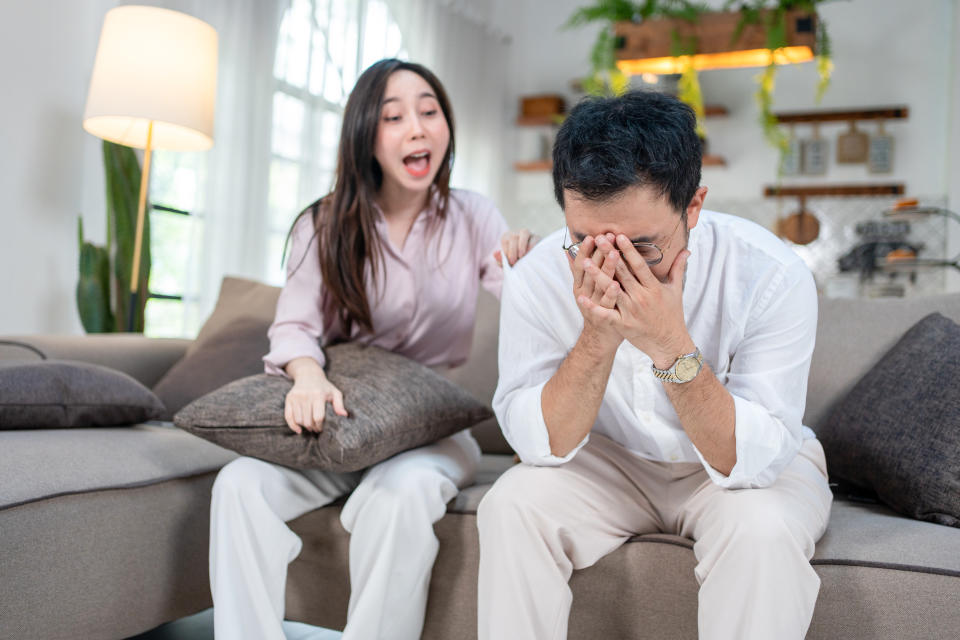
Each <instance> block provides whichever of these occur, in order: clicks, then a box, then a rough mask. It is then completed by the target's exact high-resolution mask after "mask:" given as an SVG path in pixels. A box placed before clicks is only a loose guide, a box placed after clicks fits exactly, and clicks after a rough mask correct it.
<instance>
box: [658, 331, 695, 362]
mask: <svg viewBox="0 0 960 640" xmlns="http://www.w3.org/2000/svg"><path fill="white" fill-rule="evenodd" d="M696 348H697V345H695V344H694V343H693V339H692V338H691V337H690V336H689V335H684V336H683V337H682V338H678V339H677V340H672V341H670V342H669V343H668V344H665V345H664V346H662V347H660V348H658V349H657V350H656V351H654V352H653V353H648V354H647V355H648V356H650V360H652V361H653V366H654V367H656V368H657V369H669V368H670V367H672V366H673V363H674V362H676V361H677V358H679V357H680V356H684V355H686V354H688V353H693V352H694V350H695V349H696Z"/></svg>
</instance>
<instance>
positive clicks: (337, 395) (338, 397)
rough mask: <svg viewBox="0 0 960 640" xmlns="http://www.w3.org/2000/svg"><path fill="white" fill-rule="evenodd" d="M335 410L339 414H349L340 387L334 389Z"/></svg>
mask: <svg viewBox="0 0 960 640" xmlns="http://www.w3.org/2000/svg"><path fill="white" fill-rule="evenodd" d="M332 404H333V412H334V413H336V414H337V415H338V416H347V415H349V414H348V413H347V409H346V407H344V406H343V394H342V393H341V392H340V390H339V389H334V391H333V403H332Z"/></svg>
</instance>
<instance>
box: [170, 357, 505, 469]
mask: <svg viewBox="0 0 960 640" xmlns="http://www.w3.org/2000/svg"><path fill="white" fill-rule="evenodd" d="M325 355H326V357H327V377H328V378H329V379H330V381H331V382H332V383H333V384H334V385H336V386H337V388H339V389H340V390H341V391H342V392H343V395H344V404H345V406H346V408H347V411H348V412H349V414H350V415H349V417H346V418H344V417H341V416H338V415H336V414H334V413H333V410H332V409H331V408H330V406H329V405H328V406H327V414H326V417H325V418H324V421H323V431H322V432H321V433H319V434H312V433H308V432H306V431H304V433H303V434H301V435H298V434H296V433H294V432H293V431H291V430H290V428H289V427H288V426H287V424H286V421H285V420H284V418H283V407H284V399H285V398H286V395H287V392H288V391H289V390H290V387H291V386H292V384H293V383H292V382H291V381H289V380H287V379H286V378H281V377H278V376H268V375H266V374H260V375H255V376H251V377H248V378H244V379H242V380H237V381H235V382H232V383H230V384H228V385H226V386H225V387H223V388H221V389H218V390H217V391H214V392H213V393H210V394H207V395H206V396H204V397H202V398H200V399H199V400H196V401H194V402H193V403H191V404H189V405H188V406H187V407H185V408H184V409H182V410H181V411H180V412H179V413H177V415H176V416H175V417H174V424H176V425H177V426H178V427H181V428H183V429H185V430H187V431H189V432H190V433H193V434H195V435H198V436H200V437H201V438H205V439H207V440H210V441H211V442H215V443H216V444H218V445H220V446H222V447H225V448H227V449H232V450H233V451H236V452H238V453H240V454H243V455H246V456H252V457H255V458H261V459H263V460H267V461H269V462H275V463H278V464H282V465H285V466H288V467H295V468H300V469H305V468H314V469H325V470H328V471H339V472H345V471H356V470H358V469H364V468H366V467H369V466H371V465H373V464H376V463H377V462H380V461H381V460H385V459H386V458H389V457H390V456H392V455H395V454H397V453H400V452H401V451H406V450H407V449H413V448H415V447H420V446H423V445H426V444H430V443H431V442H435V441H436V440H439V439H440V438H444V437H446V436H449V435H451V434H453V433H456V432H457V431H460V430H462V429H467V428H469V427H472V426H473V425H475V424H476V423H478V422H480V421H481V420H485V419H487V418H489V417H490V416H491V415H492V413H491V411H490V409H489V408H487V407H486V406H484V405H483V404H482V403H480V402H479V401H478V400H476V399H475V398H474V397H473V396H472V395H470V394H469V393H467V392H466V391H464V390H463V389H461V388H459V387H457V386H456V385H454V384H453V383H451V382H450V381H448V380H446V379H445V378H443V377H442V376H440V375H438V374H437V373H435V372H433V371H432V370H430V369H428V368H427V367H424V366H423V365H421V364H419V363H417V362H414V361H413V360H410V359H408V358H405V357H403V356H399V355H397V354H395V353H391V352H389V351H385V350H383V349H380V348H378V347H364V346H360V345H356V344H341V345H336V346H333V347H328V348H327V349H325Z"/></svg>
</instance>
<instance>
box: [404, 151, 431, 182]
mask: <svg viewBox="0 0 960 640" xmlns="http://www.w3.org/2000/svg"><path fill="white" fill-rule="evenodd" d="M403 166H404V167H406V169H407V173H409V174H410V175H411V176H413V177H414V178H422V177H424V176H425V175H427V174H428V173H430V152H429V151H417V152H416V153H411V154H410V155H408V156H406V157H404V159H403Z"/></svg>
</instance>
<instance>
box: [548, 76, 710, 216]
mask: <svg viewBox="0 0 960 640" xmlns="http://www.w3.org/2000/svg"><path fill="white" fill-rule="evenodd" d="M696 125H697V119H696V116H695V115H694V113H693V109H691V108H690V107H688V106H687V105H685V104H684V103H682V102H680V101H679V100H677V99H676V98H674V97H672V96H668V95H664V94H662V93H656V92H653V91H631V92H629V93H627V94H625V95H623V96H620V97H618V98H587V99H585V100H583V101H582V102H580V103H579V104H578V105H577V106H576V107H574V109H573V111H571V112H570V115H569V116H568V117H567V119H566V120H565V121H564V123H563V126H561V127H560V131H559V132H558V133H557V139H556V142H555V143H554V145H553V190H554V194H555V195H556V198H557V202H558V203H559V204H560V207H561V208H563V207H564V198H563V192H564V190H565V189H568V190H570V191H572V192H574V193H576V194H578V195H579V196H581V197H583V198H585V199H587V200H593V201H597V202H603V201H606V200H609V199H611V198H614V197H616V196H617V195H618V194H620V193H621V192H622V191H623V190H624V189H627V188H628V187H632V186H640V187H653V188H655V189H656V190H657V191H658V192H659V195H660V196H667V199H668V200H669V201H670V204H671V205H672V206H673V208H674V209H676V210H677V211H679V212H681V213H685V212H686V208H687V205H688V204H690V200H692V199H693V195H694V193H695V192H696V190H697V187H699V186H700V163H701V161H702V153H703V150H702V145H701V142H700V138H699V136H697V132H696Z"/></svg>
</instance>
